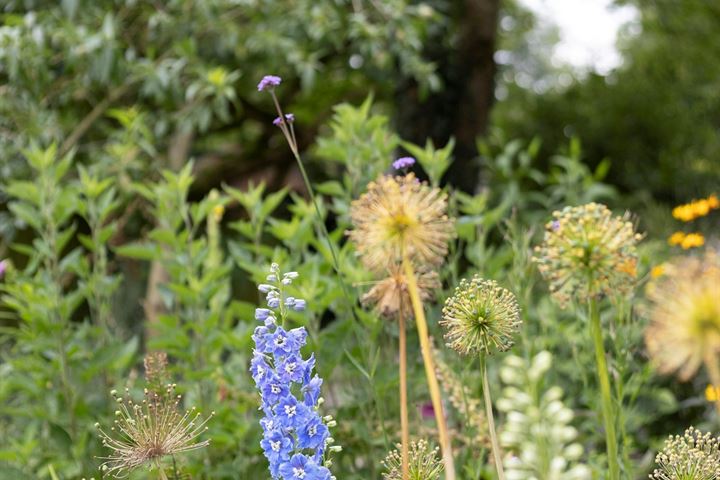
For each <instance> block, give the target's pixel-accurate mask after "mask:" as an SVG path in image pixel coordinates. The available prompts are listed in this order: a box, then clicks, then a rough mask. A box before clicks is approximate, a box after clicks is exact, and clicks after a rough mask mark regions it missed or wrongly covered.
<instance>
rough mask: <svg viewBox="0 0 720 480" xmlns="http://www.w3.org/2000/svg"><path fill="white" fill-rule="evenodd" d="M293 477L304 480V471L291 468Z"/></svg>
mask: <svg viewBox="0 0 720 480" xmlns="http://www.w3.org/2000/svg"><path fill="white" fill-rule="evenodd" d="M293 476H294V477H295V478H305V470H303V469H302V468H293Z"/></svg>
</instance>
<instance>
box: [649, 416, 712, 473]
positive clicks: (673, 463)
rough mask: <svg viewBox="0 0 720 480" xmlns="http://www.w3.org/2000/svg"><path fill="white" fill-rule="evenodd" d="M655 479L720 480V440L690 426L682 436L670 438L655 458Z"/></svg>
mask: <svg viewBox="0 0 720 480" xmlns="http://www.w3.org/2000/svg"><path fill="white" fill-rule="evenodd" d="M655 462H656V463H657V464H658V467H660V468H657V469H655V470H654V471H653V473H652V474H651V475H650V478H651V479H654V480H717V479H719V478H720V438H713V437H712V436H711V435H710V434H709V433H705V434H703V433H702V432H700V431H698V430H695V429H694V428H693V427H690V428H689V429H687V430H686V431H685V435H683V436H682V437H681V436H679V435H676V436H674V437H673V436H670V437H669V438H668V439H667V440H665V448H664V449H663V451H662V452H660V453H658V454H657V456H656V457H655Z"/></svg>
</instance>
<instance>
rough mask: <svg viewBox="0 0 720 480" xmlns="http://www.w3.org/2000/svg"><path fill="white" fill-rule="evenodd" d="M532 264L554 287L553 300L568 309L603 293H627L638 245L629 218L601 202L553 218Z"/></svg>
mask: <svg viewBox="0 0 720 480" xmlns="http://www.w3.org/2000/svg"><path fill="white" fill-rule="evenodd" d="M553 217H554V219H553V220H552V221H550V222H549V223H548V224H547V225H546V227H545V239H544V241H543V243H542V245H540V246H538V247H535V256H534V257H533V260H534V261H535V262H536V263H537V264H538V268H539V270H540V273H542V275H543V277H544V278H545V279H546V280H547V281H548V283H549V284H550V292H551V293H552V296H553V298H555V300H556V301H557V302H558V303H559V304H560V305H561V306H565V305H567V303H568V302H569V301H570V300H573V299H580V300H585V299H587V298H591V297H598V296H600V295H602V294H605V295H611V294H620V295H627V294H629V293H630V292H631V291H632V289H633V287H634V285H635V279H636V277H637V262H638V257H637V249H636V245H637V242H638V241H639V240H640V239H641V238H642V236H641V235H639V234H637V233H635V231H634V228H633V224H632V222H630V221H629V216H628V215H627V214H626V215H624V216H622V217H619V216H613V214H612V212H611V211H610V210H609V209H608V208H607V207H606V206H605V205H600V204H598V203H588V204H587V205H581V206H579V207H565V208H564V209H563V210H562V211H559V212H554V213H553Z"/></svg>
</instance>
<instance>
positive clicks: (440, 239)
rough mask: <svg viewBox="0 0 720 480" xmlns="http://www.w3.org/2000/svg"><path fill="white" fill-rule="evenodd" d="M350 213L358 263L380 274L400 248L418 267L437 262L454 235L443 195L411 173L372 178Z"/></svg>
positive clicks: (398, 258)
mask: <svg viewBox="0 0 720 480" xmlns="http://www.w3.org/2000/svg"><path fill="white" fill-rule="evenodd" d="M350 218H351V220H352V223H353V225H354V229H353V230H351V231H350V232H349V235H350V238H351V239H352V241H353V242H355V244H356V245H357V250H358V252H359V254H360V257H361V259H362V262H363V264H364V265H365V266H366V267H367V268H368V269H370V270H372V271H373V272H375V273H381V274H385V273H386V271H387V269H388V268H390V267H391V266H392V265H396V264H399V263H401V261H402V256H403V253H404V254H405V255H406V256H407V257H408V258H409V259H410V260H411V261H412V262H413V263H414V264H415V265H417V266H418V267H419V268H423V267H429V266H434V265H439V264H440V263H442V261H443V259H444V258H445V255H446V254H447V249H448V242H449V241H450V240H451V239H452V238H454V236H455V228H454V226H453V220H452V219H450V218H448V216H447V195H446V194H445V193H443V191H442V190H440V189H438V188H431V187H429V186H428V185H427V184H425V183H423V182H420V181H419V180H418V179H417V178H415V175H413V174H412V173H410V174H408V175H406V176H403V177H390V176H381V177H380V178H378V179H377V180H376V181H375V182H371V183H370V184H369V185H368V191H367V192H366V193H365V194H363V195H362V196H361V197H360V198H359V199H358V200H355V201H353V202H352V206H351V208H350Z"/></svg>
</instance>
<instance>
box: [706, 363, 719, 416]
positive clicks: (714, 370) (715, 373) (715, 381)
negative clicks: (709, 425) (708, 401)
mask: <svg viewBox="0 0 720 480" xmlns="http://www.w3.org/2000/svg"><path fill="white" fill-rule="evenodd" d="M705 368H707V371H708V376H709V377H710V383H711V384H712V389H713V393H714V394H715V407H716V408H717V411H718V415H720V391H719V390H720V368H718V361H717V358H715V356H714V355H712V353H708V354H707V355H705Z"/></svg>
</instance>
